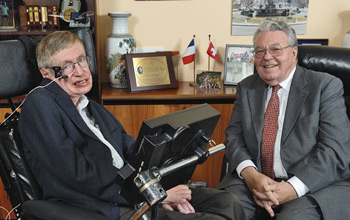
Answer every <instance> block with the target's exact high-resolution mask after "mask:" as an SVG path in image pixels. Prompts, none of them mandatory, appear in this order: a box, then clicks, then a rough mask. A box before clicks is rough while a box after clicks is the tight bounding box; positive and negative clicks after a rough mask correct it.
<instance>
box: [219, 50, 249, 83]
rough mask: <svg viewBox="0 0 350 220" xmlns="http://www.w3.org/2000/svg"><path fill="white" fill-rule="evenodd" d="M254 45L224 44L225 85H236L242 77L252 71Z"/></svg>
mask: <svg viewBox="0 0 350 220" xmlns="http://www.w3.org/2000/svg"><path fill="white" fill-rule="evenodd" d="M253 56H254V47H253V46H252V45H235V44H227V45H226V55H225V73H224V84H225V85H237V83H238V82H240V81H241V80H242V79H244V78H246V77H247V76H249V75H252V74H253V73H254V62H253Z"/></svg>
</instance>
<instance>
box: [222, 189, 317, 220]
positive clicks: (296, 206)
mask: <svg viewBox="0 0 350 220" xmlns="http://www.w3.org/2000/svg"><path fill="white" fill-rule="evenodd" d="M225 189H226V190H227V191H229V192H232V193H234V194H235V195H236V196H237V197H238V198H239V199H240V201H241V204H242V206H243V207H244V209H245V212H246V214H247V216H248V219H249V220H271V219H275V220H322V219H323V218H322V214H321V210H320V207H319V205H318V204H317V202H316V201H315V200H314V199H313V198H311V197H310V196H307V195H305V196H302V197H300V198H298V199H295V200H293V201H290V202H287V203H285V204H283V205H281V206H278V207H277V208H275V209H274V211H275V217H274V218H271V217H270V215H269V214H268V212H267V211H266V210H265V209H264V208H262V207H260V206H258V205H257V204H256V203H255V201H254V199H253V195H252V193H251V192H250V191H249V189H248V188H247V187H246V185H243V184H236V185H232V186H228V187H226V188H225Z"/></svg>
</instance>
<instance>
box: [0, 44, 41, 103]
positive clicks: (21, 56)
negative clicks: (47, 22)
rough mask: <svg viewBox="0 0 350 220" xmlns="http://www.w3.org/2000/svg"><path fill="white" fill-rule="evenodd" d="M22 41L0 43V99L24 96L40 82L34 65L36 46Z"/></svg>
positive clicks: (39, 75)
mask: <svg viewBox="0 0 350 220" xmlns="http://www.w3.org/2000/svg"><path fill="white" fill-rule="evenodd" d="M23 39H26V38H22V40H6V41H0V54H1V56H0V99H4V98H11V97H14V96H20V95H24V94H26V93H28V92H29V91H30V90H31V89H33V88H34V87H35V86H36V85H38V84H39V82H40V80H41V74H40V72H39V70H38V69H37V68H36V65H35V47H36V45H35V43H34V42H32V41H30V40H28V39H26V40H23ZM33 53H34V55H33ZM30 54H31V56H32V57H30V56H29V55H30Z"/></svg>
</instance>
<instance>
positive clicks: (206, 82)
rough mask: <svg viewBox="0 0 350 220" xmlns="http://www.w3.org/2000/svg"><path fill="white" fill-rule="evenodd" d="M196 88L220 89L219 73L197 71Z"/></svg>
mask: <svg viewBox="0 0 350 220" xmlns="http://www.w3.org/2000/svg"><path fill="white" fill-rule="evenodd" d="M196 87H197V88H200V89H220V88H221V72H215V71H203V70H197V74H196Z"/></svg>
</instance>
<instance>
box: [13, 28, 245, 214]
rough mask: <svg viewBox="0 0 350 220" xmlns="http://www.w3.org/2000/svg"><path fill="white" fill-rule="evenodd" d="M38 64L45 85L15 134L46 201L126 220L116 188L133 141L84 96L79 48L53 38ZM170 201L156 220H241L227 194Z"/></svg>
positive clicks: (175, 194)
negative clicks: (58, 202)
mask: <svg viewBox="0 0 350 220" xmlns="http://www.w3.org/2000/svg"><path fill="white" fill-rule="evenodd" d="M36 56H37V62H38V66H39V68H40V72H41V74H42V76H43V78H44V79H43V81H42V83H41V87H39V88H37V89H35V90H33V91H32V92H31V93H30V94H29V95H28V96H27V99H26V102H25V103H24V105H23V109H22V111H21V117H20V121H19V131H20V134H21V138H22V140H23V145H24V151H25V156H26V159H27V161H28V164H29V166H30V168H31V169H32V171H33V173H34V176H35V177H36V179H37V181H38V183H39V185H40V186H41V187H42V189H43V197H44V199H47V200H56V201H58V200H60V201H65V202H68V203H70V204H73V205H77V206H80V207H83V208H86V209H90V210H94V211H97V212H99V213H102V214H104V215H105V216H107V217H109V218H110V219H114V220H115V219H128V218H129V217H130V216H131V215H132V214H133V212H134V209H133V208H132V207H130V205H129V204H128V203H127V202H126V200H125V199H124V198H123V197H122V196H121V195H119V191H120V187H119V186H118V185H117V184H116V182H115V180H116V175H117V171H118V170H119V169H120V168H122V167H123V166H124V164H125V163H127V155H128V152H130V151H131V149H132V147H133V144H134V140H133V138H132V137H131V136H129V135H128V134H127V133H126V132H125V130H124V129H123V127H122V125H121V124H120V123H119V121H118V120H117V119H116V118H115V117H114V116H113V115H112V114H111V113H110V112H108V111H107V110H106V109H105V108H104V107H103V106H101V105H99V104H97V103H95V102H93V101H91V100H89V99H88V98H87V97H86V96H85V94H86V93H88V92H89V91H90V89H91V87H92V76H91V73H90V70H89V66H88V63H89V57H87V56H86V53H85V50H84V46H83V44H82V42H81V41H80V39H79V38H78V37H77V36H76V35H75V34H72V33H71V32H68V31H57V32H54V33H52V34H49V35H48V36H46V37H45V38H44V39H43V40H42V41H41V42H40V43H39V44H38V46H37V49H36ZM57 75H61V76H60V77H58V76H57ZM167 193H168V197H167V198H166V199H165V200H164V201H163V202H162V204H163V208H162V209H160V210H159V213H158V216H159V219H220V220H223V219H237V220H240V219H244V218H245V214H244V212H243V208H242V207H241V205H240V203H239V202H238V199H237V198H236V197H235V196H233V195H232V194H231V193H229V192H225V191H219V190H216V189H209V188H203V189H192V188H189V187H188V186H187V185H179V186H176V187H174V188H172V189H170V190H168V191H167ZM174 210H176V211H174Z"/></svg>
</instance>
